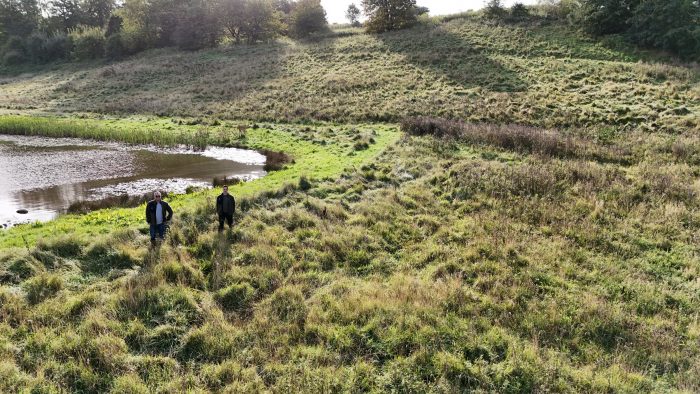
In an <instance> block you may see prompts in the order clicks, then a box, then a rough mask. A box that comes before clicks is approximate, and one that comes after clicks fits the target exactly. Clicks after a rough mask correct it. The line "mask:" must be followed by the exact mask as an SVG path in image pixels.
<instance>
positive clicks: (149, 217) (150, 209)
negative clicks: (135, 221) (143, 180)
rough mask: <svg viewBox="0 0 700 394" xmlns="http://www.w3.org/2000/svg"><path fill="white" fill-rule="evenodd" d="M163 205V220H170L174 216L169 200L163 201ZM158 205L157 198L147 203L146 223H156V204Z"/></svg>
mask: <svg viewBox="0 0 700 394" xmlns="http://www.w3.org/2000/svg"><path fill="white" fill-rule="evenodd" d="M160 203H161V205H163V215H164V216H163V222H167V221H168V220H170V219H172V218H173V209H172V208H170V205H168V203H167V202H165V201H161V202H160ZM157 205H158V202H156V200H151V201H149V202H148V204H146V223H148V224H156V206H157Z"/></svg>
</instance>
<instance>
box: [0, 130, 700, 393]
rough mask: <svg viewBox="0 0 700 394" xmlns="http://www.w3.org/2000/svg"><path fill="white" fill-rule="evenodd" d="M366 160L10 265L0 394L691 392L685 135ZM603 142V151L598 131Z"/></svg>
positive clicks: (459, 141) (55, 246) (0, 310)
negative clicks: (234, 206) (233, 210)
mask: <svg viewBox="0 0 700 394" xmlns="http://www.w3.org/2000/svg"><path fill="white" fill-rule="evenodd" d="M403 129H404V130H405V131H406V134H405V135H404V136H403V137H402V138H401V139H400V140H398V141H397V142H395V143H392V144H391V145H389V147H388V148H386V149H385V150H384V152H383V153H382V154H381V155H380V156H379V157H377V158H376V159H375V160H370V161H366V162H365V163H364V164H362V165H360V166H358V167H355V168H348V169H347V170H345V171H343V172H341V173H340V175H339V176H338V177H337V178H335V177H334V178H329V179H322V178H311V179H308V178H304V179H303V180H300V181H299V182H298V183H295V184H287V185H285V186H283V187H280V188H278V189H276V190H273V191H268V192H264V193H259V194H257V195H255V196H253V197H247V198H243V199H241V201H240V204H241V211H242V212H240V213H239V214H238V215H237V218H236V222H237V224H236V226H235V228H234V229H233V230H232V231H226V232H224V233H223V234H217V233H216V232H215V231H214V228H213V226H212V223H213V222H214V216H213V212H212V211H211V207H210V206H209V204H207V202H206V201H205V200H201V199H200V200H192V201H191V202H190V204H189V205H188V206H187V209H184V210H183V212H181V214H179V215H177V216H176V220H175V222H174V225H173V227H172V231H171V233H170V235H169V237H168V239H167V242H166V243H165V244H164V245H163V246H162V247H161V248H160V249H156V250H149V249H148V248H147V242H148V241H147V238H146V237H145V236H144V235H141V234H140V233H139V232H138V231H137V230H136V229H125V230H122V231H118V232H115V233H112V234H110V235H107V236H103V237H98V238H97V239H92V240H83V239H78V238H74V237H57V238H54V239H49V240H46V241H45V242H40V243H38V244H37V245H36V246H35V247H33V248H31V249H30V250H29V251H21V250H15V251H14V252H12V253H8V254H6V255H4V256H3V257H2V258H1V259H0V261H1V262H2V267H3V268H2V272H3V275H2V281H3V285H2V287H1V288H0V301H1V302H0V318H1V321H2V323H0V344H2V347H0V351H1V352H2V354H3V358H2V359H3V361H2V365H1V367H0V384H1V385H2V386H1V387H2V389H3V390H4V391H20V390H22V389H25V388H30V387H33V388H36V389H38V390H39V389H40V390H44V391H51V390H56V389H59V388H60V389H65V390H69V391H84V392H96V391H100V392H102V391H109V390H113V391H114V392H125V391H126V392H183V391H188V390H191V391H197V390H202V391H217V392H218V391H223V392H259V391H266V390H269V391H273V392H282V391H284V392H328V391H348V392H358V391H361V392H365V391H367V392H372V391H374V392H385V391H398V392H431V391H433V392H463V391H467V390H477V391H495V392H532V391H556V392H559V391H562V392H567V391H570V392H602V391H606V392H607V391H614V392H617V391H620V392H648V391H665V390H668V389H678V390H685V391H688V392H693V391H698V390H700V386H698V382H700V364H698V360H700V357H699V356H700V348H699V346H698V343H700V342H699V339H700V323H699V322H698V320H697V316H698V313H699V312H700V310H698V306H699V305H700V300H699V299H698V294H700V291H699V290H700V289H699V288H698V276H699V275H700V264H699V261H698V259H697V234H698V230H700V216H698V200H697V193H698V192H699V191H700V190H698V184H697V182H696V181H695V179H696V177H697V173H696V170H695V168H697V164H698V161H699V160H700V141H699V140H698V139H697V138H693V137H682V136H681V137H679V136H675V135H668V134H646V133H641V132H639V133H629V134H623V135H607V134H605V133H604V132H602V131H601V132H599V133H592V132H590V131H588V132H587V131H580V132H573V131H572V132H565V131H561V130H550V131H546V130H544V131H543V130H539V129H531V128H525V127H522V126H480V125H473V124H465V123H462V122H450V121H444V120H440V119H427V118H420V119H409V120H406V122H405V123H404V125H403ZM603 137H605V138H603Z"/></svg>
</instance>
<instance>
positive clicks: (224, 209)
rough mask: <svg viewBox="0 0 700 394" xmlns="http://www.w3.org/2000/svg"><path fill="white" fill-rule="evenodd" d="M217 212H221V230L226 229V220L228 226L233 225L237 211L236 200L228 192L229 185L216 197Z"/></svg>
mask: <svg viewBox="0 0 700 394" xmlns="http://www.w3.org/2000/svg"><path fill="white" fill-rule="evenodd" d="M216 213H218V214H219V232H221V231H224V221H226V222H227V223H228V228H231V226H233V214H234V213H236V200H234V199H233V196H232V195H230V194H228V186H224V190H223V191H222V193H221V194H220V195H219V197H217V198H216Z"/></svg>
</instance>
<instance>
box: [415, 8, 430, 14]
mask: <svg viewBox="0 0 700 394" xmlns="http://www.w3.org/2000/svg"><path fill="white" fill-rule="evenodd" d="M415 10H416V16H421V15H427V14H429V13H430V8H428V7H424V6H420V7H416V8H415Z"/></svg>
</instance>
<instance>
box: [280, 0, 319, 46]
mask: <svg viewBox="0 0 700 394" xmlns="http://www.w3.org/2000/svg"><path fill="white" fill-rule="evenodd" d="M289 27H290V29H291V31H292V33H293V34H294V35H295V36H297V37H307V36H308V35H310V34H312V33H316V32H320V31H323V30H325V29H327V28H328V21H327V20H326V10H324V9H323V6H322V5H321V0H299V1H298V2H297V3H296V4H294V8H293V9H292V13H291V18H290V26H289Z"/></svg>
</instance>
